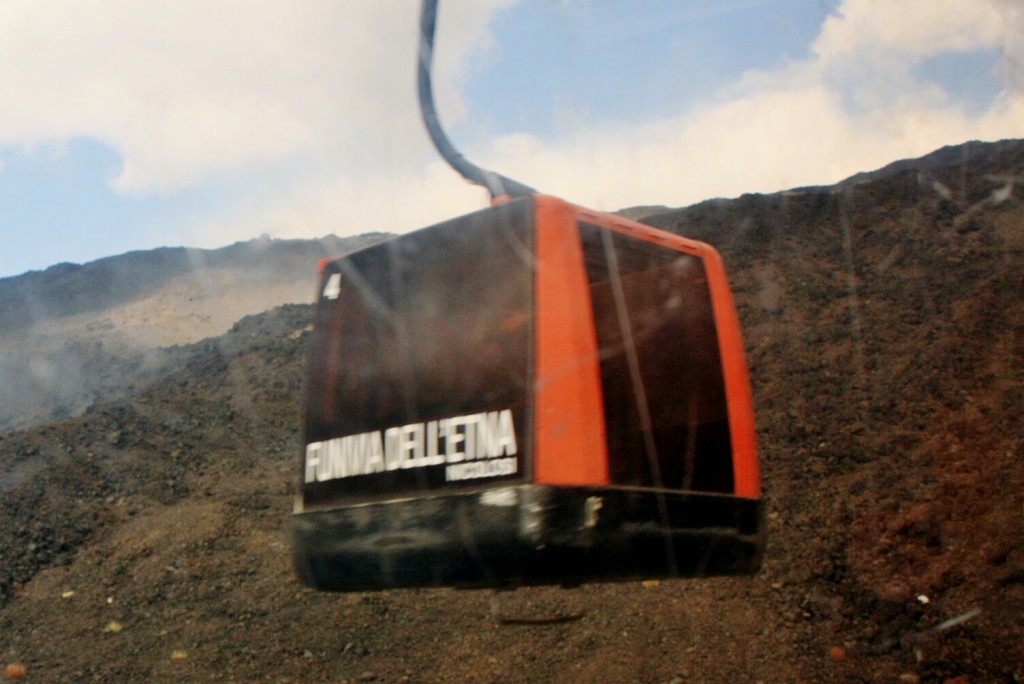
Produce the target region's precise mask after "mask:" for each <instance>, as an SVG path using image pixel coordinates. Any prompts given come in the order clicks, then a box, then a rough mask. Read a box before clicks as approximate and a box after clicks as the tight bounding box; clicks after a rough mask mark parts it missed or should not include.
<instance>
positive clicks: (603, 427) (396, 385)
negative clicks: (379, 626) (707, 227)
mask: <svg viewBox="0 0 1024 684" xmlns="http://www.w3.org/2000/svg"><path fill="white" fill-rule="evenodd" d="M321 270H322V272H321V274H320V297H319V303H318V305H317V309H316V321H315V330H314V332H313V336H312V342H311V353H310V360H309V368H308V385H307V391H308V397H307V402H306V428H305V429H306V432H305V449H304V453H303V456H302V478H301V488H300V495H299V496H298V499H297V502H296V515H295V516H294V525H293V533H294V542H295V546H294V548H295V561H296V567H297V569H298V573H299V576H300V577H301V579H302V580H303V581H304V582H305V583H306V584H308V585H309V586H312V587H316V588H320V589H328V590H340V591H348V590H367V589H386V588H395V587H421V586H458V587H505V586H518V585H529V584H552V583H555V584H557V583H561V584H568V585H573V584H579V583H582V582H593V581H607V580H628V579H638V578H657V577H695V576H706V575H728V574H748V573H753V572H755V571H756V570H757V568H758V566H759V564H760V559H761V554H762V548H763V537H762V530H761V519H762V505H761V499H760V494H761V492H760V481H759V474H758V462H757V455H756V451H755V439H754V423H753V413H752V408H751V397H750V385H749V380H748V375H747V368H746V364H745V361H744V358H743V349H742V342H741V339H740V331H739V325H738V321H737V316H736V312H735V308H734V305H733V302H732V296H731V293H730V291H729V287H728V283H727V281H726V276H725V272H724V270H723V267H722V263H721V260H720V258H719V256H718V254H717V253H716V252H715V251H714V250H713V249H712V248H711V247H709V246H708V245H706V244H702V243H700V242H695V241H692V240H687V239H685V238H682V237H679V236H676V235H672V234H669V233H665V232H662V231H659V230H656V229H653V228H650V227H647V226H643V225H640V224H638V223H633V222H631V221H626V220H623V219H621V218H617V217H613V216H609V215H604V214H598V213H594V212H590V211H587V210H584V209H580V208H578V207H575V206H572V205H570V204H567V203H565V202H563V201H561V200H558V199H555V198H553V197H548V196H543V195H533V196H527V197H523V198H519V199H514V200H510V201H507V202H505V203H503V204H497V205H495V206H493V207H491V208H489V209H485V210H483V211H480V212H477V213H474V214H470V215H468V216H463V217H461V218H457V219H454V220H451V221H448V222H445V223H441V224H439V225H436V226H433V227H430V228H426V229H423V230H420V231H418V232H414V233H411V234H408V235H405V236H402V237H398V238H395V239H393V240H390V241H388V242H385V243H382V244H378V245H375V246H373V247H370V248H367V249H364V250H362V251H359V252H356V253H353V254H350V255H348V256H345V257H343V258H340V259H337V260H333V261H328V262H325V263H323V264H322V266H321Z"/></svg>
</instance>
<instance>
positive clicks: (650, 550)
mask: <svg viewBox="0 0 1024 684" xmlns="http://www.w3.org/2000/svg"><path fill="white" fill-rule="evenodd" d="M761 516H762V502H761V501H759V500H753V499H737V498H736V497H732V496H723V495H716V494H702V493H694V492H678V491H667V490H652V489H645V488H630V487H610V488H609V487H601V488H591V487H552V486H540V485H518V486H510V487H506V488H499V489H490V490H483V491H475V492H464V493H457V494H446V495H438V496H426V497H420V498H414V499H401V500H394V501H384V502H376V503H366V504H361V505H354V506H345V507H338V508H330V509H321V510H314V511H307V512H305V513H302V514H299V515H297V516H296V517H295V520H294V527H293V534H294V536H295V539H294V541H295V562H296V566H297V571H298V574H299V577H300V578H301V579H302V581H303V582H304V583H305V584H307V585H309V586H311V587H315V588H317V589H325V590H334V591H363V590H377V589H394V588H402V587H421V586H457V587H465V588H473V587H477V588H482V587H498V588H501V587H516V586H523V585H529V584H563V585H567V586H572V585H577V584H582V583H586V582H590V581H608V580H619V581H624V580H635V579H646V578H652V577H660V578H670V577H707V576H715V575H746V574H751V573H753V572H755V571H756V570H757V568H758V566H759V565H760V562H761V551H762V548H763V545H762V543H761V540H760V538H759V535H760V532H759V530H760V529H761V525H760V519H761Z"/></svg>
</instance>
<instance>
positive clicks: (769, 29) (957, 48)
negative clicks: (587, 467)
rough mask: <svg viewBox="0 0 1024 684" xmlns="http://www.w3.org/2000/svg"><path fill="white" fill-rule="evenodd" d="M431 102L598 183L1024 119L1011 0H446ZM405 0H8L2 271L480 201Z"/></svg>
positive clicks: (812, 174)
mask: <svg viewBox="0 0 1024 684" xmlns="http://www.w3.org/2000/svg"><path fill="white" fill-rule="evenodd" d="M439 4H440V8H439V19H438V31H437V38H436V40H437V44H436V54H435V64H434V80H435V93H436V98H437V101H438V109H439V111H440V115H441V120H442V123H443V125H444V127H445V129H446V130H447V133H448V135H449V137H450V138H451V139H452V141H453V143H454V144H455V146H456V147H457V148H458V149H459V150H460V151H462V152H463V153H465V155H466V157H467V158H468V159H470V160H471V161H473V162H474V163H476V164H478V165H480V166H483V167H485V168H490V169H493V170H495V171H498V172H500V173H502V174H504V175H506V176H509V177H511V178H514V179H516V180H519V181H521V182H523V183H526V184H527V185H530V186H532V187H535V188H538V189H540V190H542V191H543V192H545V193H549V194H554V195H558V196H561V197H563V198H565V199H567V200H569V201H572V202H575V203H578V204H581V205H584V206H588V207H591V208H594V209H598V210H608V211H612V210H616V209H621V208H625V207H629V206H636V205H666V206H671V207H681V206H688V205H690V204H694V203H696V202H700V201H702V200H705V199H710V198H715V197H735V196H738V195H740V194H743V193H747V192H775V191H779V190H785V189H788V188H792V187H799V186H806V185H824V184H830V183H834V182H837V181H839V180H842V179H843V178H846V177H848V176H850V175H853V174H855V173H857V172H860V171H868V170H873V169H876V168H879V167H881V166H884V165H885V164H887V163H889V162H891V161H895V160H897V159H903V158H909V157H916V156H920V155H923V154H927V153H928V152H931V151H933V150H935V149H938V148H939V147H942V146H944V145H949V144H958V143H961V142H965V141H968V140H990V141H991V140H999V139H1003V138H1021V137H1024V0H898V1H893V0H440V3H439ZM418 20H419V2H418V0H289V1H288V2H286V1H285V0H176V1H175V2H173V3H166V2H165V3H142V2H138V0H0V206H2V207H3V209H2V213H0V236H2V237H3V248H2V249H0V277H7V276H13V275H18V274H20V273H23V272H26V271H29V270H40V269H44V268H46V267H48V266H51V265H53V264H57V263H61V262H71V263H85V262H88V261H92V260H94V259H97V258H101V257H104V256H112V255H116V254H121V253H124V252H128V251H133V250H139V249H152V248H155V247H161V246H188V247H206V248H215V247H220V246H224V245H227V244H231V243H233V242H236V241H239V240H248V239H252V238H255V237H259V236H261V235H269V236H271V237H274V238H308V237H320V236H323V235H326V234H328V233H334V234H337V235H342V236H344V235H356V234H360V233H365V232H370V231H390V232H399V233H400V232H405V231H409V230H413V229H416V228H419V227H422V226H425V225H430V224H432V223H436V222H438V221H441V220H444V219H446V218H449V217H453V216H457V215H461V214H465V213H468V212H471V211H475V210H477V209H480V208H483V207H484V206H486V205H487V201H488V198H487V194H486V192H485V191H484V190H482V189H480V188H477V187H475V186H472V185H469V184H467V183H466V182H465V181H463V180H462V179H461V178H460V177H459V176H458V175H457V174H456V173H455V172H454V171H452V170H451V169H449V168H448V167H447V166H446V165H445V163H444V162H443V161H442V160H441V159H440V158H439V156H438V155H437V154H436V152H434V150H433V148H432V147H431V144H430V142H429V140H428V138H427V136H426V133H425V131H424V128H423V126H422V123H421V121H420V116H419V109H418V105H417V102H416V88H415V64H416V56H417V54H418V53H417V50H418V48H417V42H416V41H417V33H418Z"/></svg>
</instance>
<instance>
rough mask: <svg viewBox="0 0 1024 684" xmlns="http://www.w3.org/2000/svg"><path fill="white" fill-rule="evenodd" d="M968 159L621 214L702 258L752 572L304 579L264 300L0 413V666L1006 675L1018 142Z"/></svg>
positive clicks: (1015, 425)
mask: <svg viewBox="0 0 1024 684" xmlns="http://www.w3.org/2000/svg"><path fill="white" fill-rule="evenodd" d="M982 152H983V153H982V154H977V155H973V156H970V157H969V158H968V157H967V156H965V155H961V156H960V157H959V158H956V155H953V157H954V158H956V163H954V164H953V165H952V166H942V165H941V164H937V165H932V166H930V167H929V168H927V169H926V170H924V171H918V170H916V169H915V168H913V167H912V166H911V167H899V168H896V169H894V170H893V172H892V173H890V174H886V175H883V176H881V177H869V178H868V179H867V180H863V181H862V182H860V183H855V184H848V185H845V186H843V187H842V188H840V189H828V188H818V189H808V190H805V191H795V192H791V193H781V194H777V195H771V196H744V197H741V198H739V199H737V200H733V201H715V202H707V203H704V204H701V205H697V206H694V207H690V208H688V209H685V210H679V211H675V212H667V213H662V214H659V215H657V216H652V217H649V218H648V219H647V221H648V222H650V223H652V224H655V225H659V226H662V227H666V228H668V229H670V230H675V231H678V232H681V233H684V234H687V235H693V236H696V237H699V238H702V239H706V240H708V241H710V242H712V243H714V244H716V245H717V246H719V248H720V250H721V251H722V253H723V256H724V258H725V261H726V263H727V265H728V266H729V268H730V273H731V277H732V280H733V283H734V286H735V290H736V296H737V301H738V305H739V309H740V315H741V317H742V319H743V323H744V326H745V334H746V338H747V346H748V354H749V361H750V364H751V368H752V374H753V380H754V385H755V387H754V391H755V400H756V404H757V412H758V428H759V438H760V443H761V449H762V455H763V463H764V477H765V483H766V494H767V498H768V503H769V511H770V512H769V516H768V532H769V543H768V551H767V557H766V560H765V565H764V567H763V569H762V571H761V573H760V574H759V575H758V576H756V577H754V578H749V579H711V580H693V581H670V582H662V583H660V584H654V585H642V584H636V583H626V584H619V585H598V586H585V587H583V588H581V589H576V590H562V589H557V588H550V589H549V588H538V589H529V590H519V591H516V592H511V593H505V594H498V595H492V594H490V593H488V592H479V591H478V592H456V591H448V590H430V591H395V592H381V593H368V594H351V595H331V594H318V593H315V592H312V591H309V590H306V589H304V588H302V587H301V586H300V585H299V584H298V583H297V582H296V580H295V579H294V577H293V575H292V572H291V568H290V560H289V552H288V547H287V537H286V534H285V526H286V523H287V516H288V513H289V510H290V499H291V490H292V483H293V481H294V479H295V477H296V471H297V464H296V460H297V458H296V455H297V453H298V452H299V448H300V445H299V416H300V412H299V402H300V397H301V374H302V364H303V357H304V344H305V340H306V336H307V334H308V332H307V326H308V323H309V320H310V311H309V308H308V307H305V306H290V307H284V308H281V309H276V310H274V311H272V312H269V313H268V314H265V315H262V316H257V317H251V318H247V319H244V320H242V321H240V322H239V324H238V325H236V326H235V328H234V329H233V330H232V331H231V332H230V333H229V334H227V335H225V336H223V337H220V338H216V339H211V340H207V341H204V342H201V343H198V344H196V345H192V346H190V347H186V348H181V349H179V350H177V352H176V353H177V354H178V355H179V356H177V357H176V359H175V361H174V363H173V364H172V365H171V366H169V367H170V368H172V369H171V370H169V371H168V372H166V374H164V375H161V376H159V377H158V378H156V379H154V380H153V381H152V382H151V383H149V384H147V385H146V386H145V387H143V388H142V389H140V390H139V391H138V392H137V393H136V394H135V395H133V396H131V397H127V398H122V399H118V400H116V401H107V402H97V403H95V404H94V405H93V406H92V408H91V409H90V410H89V411H88V412H86V413H85V414H83V415H81V416H79V417H76V418H72V419H68V420H64V421H61V422H56V423H51V424H48V425H44V426H39V427H35V428H31V429H26V430H21V431H17V432H11V433H8V434H6V435H3V436H0V493H2V496H0V662H3V663H15V662H16V663H23V664H24V665H25V666H26V667H27V675H26V678H25V681H39V682H56V681H61V682H64V681H68V682H91V681H140V682H141V681H146V682H178V681H236V682H256V681H265V682H345V681H379V682H394V681H410V682H449V681H470V682H539V681H553V682H570V681H571V682H576V681H601V682H651V683H662V684H667V683H668V682H734V681H751V682H755V681H761V682H805V681H838V682H914V681H920V682H956V683H957V684H964V682H970V683H972V684H977V683H979V682H1013V681H1021V679H1024V648H1022V646H1024V644H1022V634H1024V498H1022V496H1024V459H1022V445H1024V425H1022V423H1021V420H1020V416H1021V415H1022V413H1024V363H1022V361H1024V201H1022V197H1021V191H1020V187H1019V185H1020V183H1021V180H1022V176H1024V143H1021V142H1020V141H1009V142H1005V143H1001V144H998V145H991V146H986V147H983V148H982ZM492 610H497V611H499V612H500V613H501V614H503V615H506V616H519V617H539V618H550V617H559V616H562V617H566V618H572V619H566V620H563V621H556V624H549V625H545V626H539V625H500V624H498V623H497V622H495V621H494V620H493V619H492V617H491V616H492ZM577 618H578V619H577Z"/></svg>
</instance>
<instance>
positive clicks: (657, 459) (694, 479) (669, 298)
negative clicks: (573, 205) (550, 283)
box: [580, 223, 733, 492]
mask: <svg viewBox="0 0 1024 684" xmlns="http://www.w3.org/2000/svg"><path fill="white" fill-rule="evenodd" d="M580 236H581V239H582V241H583V251H584V255H585V258H586V260H587V274H588V279H589V281H590V288H591V297H592V301H593V305H594V320H595V327H596V329H597V337H598V347H599V349H600V353H601V383H602V389H603V393H604V408H605V415H606V419H607V434H608V453H609V471H610V473H609V474H610V478H611V481H612V483H613V484H622V485H636V486H656V487H657V486H664V487H671V488H674V489H680V488H681V489H694V490H701V491H716V492H731V491H732V489H733V477H732V472H733V471H732V450H731V447H730V442H729V425H728V417H727V414H726V397H725V387H724V383H723V377H722V366H721V359H720V356H719V350H718V338H717V335H716V332H715V324H714V318H713V315H712V309H711V297H710V294H709V291H708V286H707V279H706V277H705V274H704V266H703V264H702V263H701V260H700V259H699V258H697V257H694V256H690V255H687V254H684V253H682V252H678V251H676V250H673V249H669V248H666V247H663V246H659V245H655V244H652V243H649V242H646V241H644V240H640V239H637V238H632V237H628V236H625V235H621V234H618V233H614V232H612V231H608V230H602V229H600V228H597V227H595V226H592V225H589V224H585V223H584V224H580Z"/></svg>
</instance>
